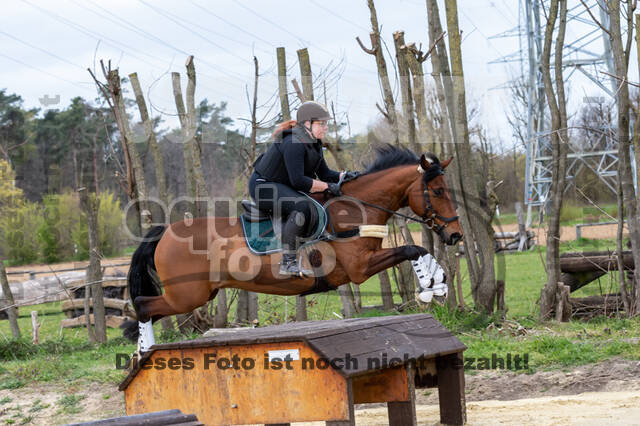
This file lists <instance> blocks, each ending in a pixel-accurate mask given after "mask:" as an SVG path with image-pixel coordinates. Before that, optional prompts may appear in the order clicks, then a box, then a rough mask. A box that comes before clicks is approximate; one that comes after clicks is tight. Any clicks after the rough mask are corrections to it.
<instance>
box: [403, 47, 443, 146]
mask: <svg viewBox="0 0 640 426" xmlns="http://www.w3.org/2000/svg"><path fill="white" fill-rule="evenodd" d="M406 56H407V63H408V65H409V70H410V71H411V79H412V81H413V102H414V104H415V110H416V116H417V117H418V135H417V142H418V145H419V148H418V151H417V152H416V153H417V154H420V153H421V152H422V151H425V150H426V151H430V152H433V153H434V154H437V153H436V141H435V135H436V131H435V129H434V128H433V123H432V122H431V120H429V116H428V115H427V104H426V94H425V88H424V70H423V69H422V62H423V61H424V60H426V57H423V54H422V52H418V50H417V48H416V47H415V44H414V43H411V44H409V45H408V46H407V50H406ZM416 56H420V59H419V58H417V57H416Z"/></svg>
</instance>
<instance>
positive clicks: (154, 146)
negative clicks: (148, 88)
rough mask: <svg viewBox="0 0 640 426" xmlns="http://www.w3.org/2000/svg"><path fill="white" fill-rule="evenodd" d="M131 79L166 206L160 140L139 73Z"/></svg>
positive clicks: (165, 185) (167, 203) (133, 74)
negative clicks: (150, 114)
mask: <svg viewBox="0 0 640 426" xmlns="http://www.w3.org/2000/svg"><path fill="white" fill-rule="evenodd" d="M129 79H130V81H131V87H133V93H134V94H135V96H136V103H137V104H138V110H139V111H140V118H141V119H142V124H143V126H144V131H145V136H146V137H147V141H148V142H149V147H150V148H151V154H152V155H153V162H154V164H155V169H156V184H157V185H158V194H159V195H160V200H162V202H163V203H164V204H165V206H168V205H169V198H168V195H167V183H166V177H165V174H164V163H163V160H162V153H161V152H160V148H159V147H158V140H157V138H156V134H155V132H154V130H153V123H152V122H151V118H150V117H149V111H148V110H147V104H146V102H145V100H144V95H143V94H142V87H141V86H140V81H139V80H138V73H135V72H134V73H131V74H129Z"/></svg>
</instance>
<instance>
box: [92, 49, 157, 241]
mask: <svg viewBox="0 0 640 426" xmlns="http://www.w3.org/2000/svg"><path fill="white" fill-rule="evenodd" d="M100 65H101V68H102V73H103V75H104V78H105V80H106V83H102V82H101V81H99V80H98V79H97V78H96V76H95V75H94V73H93V71H91V69H89V73H90V74H91V77H92V78H93V80H94V82H95V83H96V86H97V87H98V89H99V90H100V92H101V93H102V95H103V96H104V99H105V101H106V102H107V105H109V109H110V110H111V112H112V113H113V116H114V117H115V120H116V124H117V126H118V131H119V133H120V139H121V141H122V150H123V152H124V159H125V165H126V180H127V186H126V190H127V196H128V197H129V199H130V200H137V201H138V203H135V204H134V206H135V208H136V210H137V213H138V215H137V219H138V224H139V229H140V232H142V229H143V228H144V227H143V224H144V222H143V221H144V218H143V217H142V213H143V212H144V211H148V206H147V201H146V199H147V197H148V196H149V194H148V192H147V185H146V181H145V178H144V168H143V167H142V161H141V160H140V156H139V155H138V150H137V148H136V146H135V141H134V138H133V132H132V131H131V126H130V125H129V116H128V115H127V110H126V105H125V100H124V96H123V95H122V87H121V84H120V83H121V81H120V75H119V73H118V70H117V69H115V70H112V69H111V61H109V62H108V66H107V67H105V65H104V62H103V61H100ZM149 219H150V217H149Z"/></svg>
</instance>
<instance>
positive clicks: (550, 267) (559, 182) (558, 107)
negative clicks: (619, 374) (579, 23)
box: [540, 0, 568, 321]
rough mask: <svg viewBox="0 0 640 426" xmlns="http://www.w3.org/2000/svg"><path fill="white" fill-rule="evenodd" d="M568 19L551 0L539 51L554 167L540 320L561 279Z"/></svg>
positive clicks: (550, 305) (563, 6) (548, 310)
mask: <svg viewBox="0 0 640 426" xmlns="http://www.w3.org/2000/svg"><path fill="white" fill-rule="evenodd" d="M558 3H560V24H559V28H558V35H557V38H556V42H555V64H554V66H555V81H556V91H557V95H556V93H554V88H553V84H552V82H551V66H550V59H551V44H552V42H553V30H554V28H555V24H556V19H557V18H558V6H559V4H558ZM566 21H567V3H566V1H559V0H552V1H551V5H550V7H549V18H548V20H547V26H546V29H545V39H544V49H543V52H542V61H541V62H542V65H541V68H542V80H543V82H544V89H545V94H546V97H547V103H548V104H549V109H550V114H551V131H552V133H551V136H550V137H551V147H552V148H551V149H552V158H553V166H552V171H551V188H550V190H549V193H550V196H551V209H550V214H549V229H548V230H547V253H546V264H547V283H546V284H545V286H544V288H543V289H542V291H541V294H540V320H542V321H543V320H546V319H549V317H550V315H551V311H552V310H553V309H554V307H555V305H556V298H557V294H558V282H559V281H560V279H561V278H560V209H561V208H562V195H563V193H564V188H565V170H566V144H567V143H568V132H567V113H566V104H565V102H566V101H565V94H564V81H563V79H562V48H563V45H564V35H565V29H566Z"/></svg>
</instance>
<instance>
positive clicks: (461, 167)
mask: <svg viewBox="0 0 640 426" xmlns="http://www.w3.org/2000/svg"><path fill="white" fill-rule="evenodd" d="M428 5H429V11H430V17H429V20H430V22H432V24H431V25H432V27H433V29H432V30H430V34H432V33H433V34H437V35H434V37H436V36H439V35H440V34H441V33H438V32H437V30H438V29H440V28H439V27H440V26H439V18H438V17H437V16H436V15H437V13H439V12H438V9H437V2H435V1H434V0H429V3H428ZM445 6H446V16H447V28H448V37H449V48H450V55H451V75H452V78H451V79H449V78H447V76H446V69H445V68H444V65H443V58H442V56H441V57H440V63H439V65H440V66H441V73H440V74H441V76H442V78H443V88H444V94H445V98H446V99H447V107H448V111H449V116H450V117H451V123H450V124H451V130H452V138H451V141H455V142H456V143H453V144H452V145H453V150H452V151H453V152H452V153H453V154H454V155H455V158H456V161H455V162H453V163H452V164H453V165H454V167H453V170H452V175H453V179H452V180H453V181H456V179H457V180H458V181H457V182H455V183H454V185H453V187H454V192H455V193H456V198H457V200H458V202H459V204H460V207H459V209H458V214H459V216H460V222H461V225H462V228H463V231H464V243H465V248H466V250H465V252H466V254H467V261H468V262H467V264H468V270H469V277H470V280H471V294H472V296H473V299H474V302H475V304H476V307H477V308H479V309H481V310H483V311H485V312H493V309H494V306H495V295H496V281H495V269H494V254H495V248H494V238H493V232H490V223H491V221H490V217H489V212H488V211H487V210H486V209H485V208H484V207H483V206H482V203H481V201H480V193H479V189H478V188H477V186H476V184H475V182H476V181H477V179H476V178H475V175H474V173H473V170H474V168H473V163H472V151H471V144H470V142H469V129H468V123H467V111H466V100H465V85H464V73H463V69H462V50H461V40H460V30H459V27H458V9H457V2H456V0H446V1H445ZM435 41H436V40H435V39H434V40H432V42H435ZM440 44H441V42H438V43H436V50H439V51H438V53H439V54H441V55H445V53H444V49H439V48H438V46H439V45H440ZM463 183H464V190H462V186H463ZM476 246H477V247H478V250H476Z"/></svg>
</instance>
